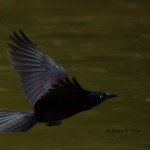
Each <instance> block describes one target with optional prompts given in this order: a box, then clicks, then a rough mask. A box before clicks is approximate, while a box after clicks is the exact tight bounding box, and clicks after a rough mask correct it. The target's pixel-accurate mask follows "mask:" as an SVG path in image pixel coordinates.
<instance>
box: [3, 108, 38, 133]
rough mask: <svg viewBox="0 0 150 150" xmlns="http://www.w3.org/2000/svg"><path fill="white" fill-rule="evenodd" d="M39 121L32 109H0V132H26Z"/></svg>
mask: <svg viewBox="0 0 150 150" xmlns="http://www.w3.org/2000/svg"><path fill="white" fill-rule="evenodd" d="M36 123H37V120H36V117H35V115H34V112H33V111H32V110H30V111H9V110H0V132H25V131H27V130H29V129H30V128H32V127H33V126H34V125H35V124H36Z"/></svg>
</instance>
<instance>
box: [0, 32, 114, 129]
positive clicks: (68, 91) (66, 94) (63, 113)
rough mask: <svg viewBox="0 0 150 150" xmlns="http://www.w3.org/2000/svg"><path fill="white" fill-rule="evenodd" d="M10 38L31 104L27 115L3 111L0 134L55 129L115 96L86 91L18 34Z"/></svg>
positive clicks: (11, 50) (24, 88) (23, 86)
mask: <svg viewBox="0 0 150 150" xmlns="http://www.w3.org/2000/svg"><path fill="white" fill-rule="evenodd" d="M9 38H10V39H11V41H12V42H13V44H10V43H7V45H8V47H9V48H10V50H9V53H10V56H11V63H12V66H13V68H14V69H15V70H16V71H17V72H18V74H19V75H20V78H21V85H22V88H23V91H24V94H25V95H26V96H27V98H28V99H29V101H30V103H31V104H32V108H31V109H30V110H26V111H9V110H0V132H25V131H27V130H29V129H30V128H32V127H33V126H34V125H35V124H36V123H45V124H46V125H48V126H56V125H60V124H61V123H62V120H63V119H66V118H69V117H71V116H73V115H75V114H78V113H80V112H82V111H86V110H89V109H91V108H92V107H94V106H96V105H98V104H101V103H102V102H103V101H104V100H106V99H109V98H112V97H116V95H113V94H109V93H105V92H101V91H94V90H85V89H83V88H82V87H81V86H80V84H79V83H78V81H77V80H76V78H75V77H72V79H69V77H68V74H67V72H66V71H65V70H64V69H63V68H62V67H61V66H60V65H59V64H58V63H56V62H55V61H54V60H53V59H51V58H50V57H48V55H47V54H46V53H44V52H43V51H42V50H41V49H40V48H38V47H37V46H36V45H35V44H34V43H33V42H32V41H30V39H29V38H28V37H27V36H26V35H25V34H24V33H23V31H22V30H19V33H16V32H14V33H13V35H10V36H9Z"/></svg>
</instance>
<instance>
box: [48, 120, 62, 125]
mask: <svg viewBox="0 0 150 150" xmlns="http://www.w3.org/2000/svg"><path fill="white" fill-rule="evenodd" d="M61 124H62V120H56V121H50V122H48V123H47V124H46V125H47V126H59V125H61Z"/></svg>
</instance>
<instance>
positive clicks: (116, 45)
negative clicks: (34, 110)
mask: <svg viewBox="0 0 150 150" xmlns="http://www.w3.org/2000/svg"><path fill="white" fill-rule="evenodd" d="M19 28H21V29H22V30H23V31H24V32H25V33H26V34H27V35H28V36H29V37H30V38H31V39H32V40H33V41H34V43H36V44H37V45H38V46H39V47H40V48H42V49H43V50H44V51H46V52H47V53H48V54H49V55H50V56H51V57H52V58H54V59H55V60H56V61H57V62H59V63H60V64H61V65H62V66H63V67H64V68H65V69H66V70H67V71H68V73H69V74H70V76H76V77H77V79H78V80H79V82H80V83H81V85H82V86H83V87H85V88H87V89H99V90H102V91H108V92H111V93H114V94H117V95H118V96H119V97H118V98H115V99H112V100H110V101H107V102H105V103H103V104H102V105H100V106H97V107H95V108H94V109H92V110H90V111H88V112H83V113H81V114H79V115H76V116H74V117H72V118H70V119H67V120H64V121H63V124H62V126H59V127H51V128H50V127H46V126H44V125H37V126H35V127H34V128H33V129H32V130H30V131H29V132H27V133H16V134H0V149H1V150H8V149H11V150H30V149H32V150H33V149H36V150H41V149H42V150H79V149H82V150H100V149H105V150H109V149H110V150H127V149H128V150H134V149H136V150H146V149H147V150H148V149H149V148H150V1H147V0H143V1H140V0H114V1H111V0H93V1H90V0H82V1H79V0H72V1H69V0H62V1H61V0H55V1H54V0H36V1H35V0H33V1H28V0H22V1H19V0H0V43H1V44H0V49H1V50H0V108H3V109H15V110H21V109H28V108H30V105H29V103H28V101H27V99H26V97H25V96H24V95H23V93H22V90H21V88H20V85H19V84H18V81H19V78H18V76H17V74H16V73H15V72H14V71H12V70H11V67H10V64H9V61H8V56H7V47H6V46H5V42H6V41H8V35H9V34H11V33H12V31H14V30H15V31H17V30H18V29H19Z"/></svg>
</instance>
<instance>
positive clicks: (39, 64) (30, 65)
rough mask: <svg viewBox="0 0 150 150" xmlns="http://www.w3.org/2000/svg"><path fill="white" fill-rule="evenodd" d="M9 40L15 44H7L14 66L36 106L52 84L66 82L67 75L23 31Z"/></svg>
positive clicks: (32, 102) (28, 95)
mask: <svg viewBox="0 0 150 150" xmlns="http://www.w3.org/2000/svg"><path fill="white" fill-rule="evenodd" d="M9 38H10V39H11V41H12V42H13V44H10V43H7V45H8V46H9V48H10V51H9V53H10V55H11V61H12V66H13V68H14V69H15V70H16V71H17V72H18V73H19V75H20V77H21V85H22V88H23V90H24V93H25V95H26V96H27V97H28V99H29V100H30V102H31V104H32V105H34V104H35V103H36V101H37V100H38V99H40V98H41V96H42V95H44V94H45V93H46V92H47V90H48V89H51V88H52V84H57V82H58V81H60V80H64V79H65V78H66V77H67V73H66V72H65V70H64V69H63V68H62V67H61V66H60V65H59V64H57V63H56V62H55V61H53V60H52V59H51V58H50V57H48V55H47V54H45V53H44V52H43V51H42V50H41V49H39V48H38V47H37V46H36V45H35V44H33V43H32V42H31V41H30V40H29V38H28V37H27V36H26V35H25V34H24V33H23V31H21V30H19V34H18V33H16V32H14V33H13V35H10V36H9Z"/></svg>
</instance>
